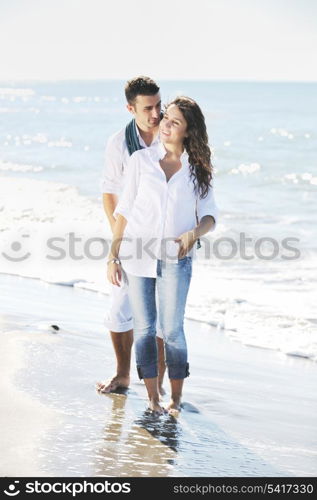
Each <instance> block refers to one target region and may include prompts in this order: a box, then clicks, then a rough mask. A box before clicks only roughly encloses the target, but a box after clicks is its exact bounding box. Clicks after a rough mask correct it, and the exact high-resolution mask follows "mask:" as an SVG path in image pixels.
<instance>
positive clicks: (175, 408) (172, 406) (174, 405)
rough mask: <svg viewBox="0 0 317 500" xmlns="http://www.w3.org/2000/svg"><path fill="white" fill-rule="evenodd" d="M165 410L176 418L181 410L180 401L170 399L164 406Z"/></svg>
mask: <svg viewBox="0 0 317 500" xmlns="http://www.w3.org/2000/svg"><path fill="white" fill-rule="evenodd" d="M166 411H167V413H168V414H169V415H171V416H172V417H175V418H177V417H178V416H179V413H180V411H181V404H180V401H173V400H171V402H170V403H169V404H168V405H167V407H166Z"/></svg>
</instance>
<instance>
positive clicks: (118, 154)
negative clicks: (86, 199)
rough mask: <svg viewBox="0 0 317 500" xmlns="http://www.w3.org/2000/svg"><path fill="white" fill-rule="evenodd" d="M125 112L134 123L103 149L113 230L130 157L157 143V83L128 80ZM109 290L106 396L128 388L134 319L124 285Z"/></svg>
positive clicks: (104, 189) (144, 79)
mask: <svg viewBox="0 0 317 500" xmlns="http://www.w3.org/2000/svg"><path fill="white" fill-rule="evenodd" d="M125 96H126V99H127V109H128V111H129V112H130V113H131V114H132V115H133V117H134V118H133V120H132V121H131V122H130V123H129V124H128V125H127V126H126V127H125V128H124V129H122V130H120V131H119V132H117V133H116V134H114V135H113V136H111V137H110V139H109V140H108V143H107V147H106V155H105V168H104V173H103V179H102V192H103V206H104V210H105V213H106V215H107V218H108V221H109V223H110V227H111V230H112V231H113V228H114V225H115V218H114V217H113V212H114V210H115V208H116V205H117V203H118V199H119V196H120V194H121V192H122V190H123V185H124V180H125V174H126V169H127V162H128V160H129V157H130V155H131V154H132V153H133V152H134V151H136V150H138V149H141V148H146V147H149V146H152V145H154V144H156V143H157V142H158V140H159V138H158V129H159V123H160V113H161V96H160V89H159V87H158V86H157V85H156V83H155V82H154V81H153V80H152V79H150V78H148V77H144V76H140V77H137V78H133V79H132V80H129V81H128V82H127V84H126V86H125ZM121 285H122V286H121V287H115V286H113V287H112V305H111V309H110V312H109V315H108V317H107V319H106V321H105V324H106V326H108V328H109V330H110V335H111V340H112V344H113V348H114V352H115V355H116V359H117V371H116V374H115V375H114V376H113V377H112V378H111V379H110V380H108V381H107V382H105V383H102V382H99V383H98V384H97V386H96V388H97V390H98V391H99V392H103V393H109V392H115V391H117V390H120V389H125V388H127V387H129V384H130V364H131V348H132V344H133V320H132V314H131V310H130V304H129V299H128V293H127V286H124V284H123V283H122V284H121ZM157 334H158V336H157V346H158V359H159V362H158V365H159V366H158V368H159V377H158V383H159V392H160V394H161V395H163V394H164V389H163V388H162V383H163V377H164V372H165V361H164V343H163V339H162V335H161V333H160V332H157Z"/></svg>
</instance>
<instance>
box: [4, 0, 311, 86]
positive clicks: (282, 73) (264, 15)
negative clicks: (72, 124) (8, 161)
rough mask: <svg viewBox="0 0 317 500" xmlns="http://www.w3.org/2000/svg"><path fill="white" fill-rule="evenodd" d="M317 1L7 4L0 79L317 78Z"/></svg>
mask: <svg viewBox="0 0 317 500" xmlns="http://www.w3.org/2000/svg"><path fill="white" fill-rule="evenodd" d="M316 48H317V1H316V0H159V1H158V2H153V1H151V0H133V1H129V0H0V61H1V64H0V80H1V81H6V80H28V79H31V80H36V79H40V80H59V79H126V78H127V77H129V76H130V75H137V74H145V75H150V76H151V77H153V78H154V79H158V80H164V79H167V80H172V79H195V80H196V79H207V80H264V81H317V64H316V59H317V58H316V52H317V51H316Z"/></svg>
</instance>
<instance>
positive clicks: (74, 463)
mask: <svg viewBox="0 0 317 500" xmlns="http://www.w3.org/2000/svg"><path fill="white" fill-rule="evenodd" d="M0 294H1V303H2V314H1V331H0V346H1V347H0V352H1V359H0V364H1V403H0V404H1V421H0V427H1V449H2V453H1V459H0V472H1V475H2V476H6V475H10V476H22V475H24V476H65V477H66V476H210V477H216V476H225V477H229V476H249V477H252V476H258V477H260V476H271V477H274V476H314V475H315V474H316V466H317V431H316V426H315V415H316V409H317V397H316V390H315V388H316V383H317V365H316V363H314V362H312V361H311V360H306V359H299V358H296V357H291V356H286V355H285V354H282V353H278V352H275V351H270V350H265V349H259V348H253V347H248V346H243V345H242V344H239V343H237V342H234V341H233V340H230V339H228V338H227V337H226V336H225V335H224V334H223V332H222V331H219V330H216V329H214V328H212V327H211V326H208V325H206V324H203V323H198V322H194V321H187V322H186V335H187V340H188V346H189V354H190V372H191V376H190V377H189V378H188V379H187V380H186V383H185V390H184V402H186V403H187V410H186V409H185V410H184V411H183V412H182V413H181V415H180V418H179V419H178V421H175V420H174V419H171V418H170V417H162V418H160V419H159V420H155V419H154V420H153V418H149V417H147V416H146V415H144V410H145V408H146V399H145V388H144V386H143V384H142V383H140V382H139V381H138V378H137V373H136V370H135V368H134V367H133V370H132V385H131V388H130V390H129V392H128V394H127V395H104V396H99V395H98V394H97V393H96V392H95V389H94V384H95V382H96V381H97V380H101V379H104V378H105V377H106V376H108V375H111V374H112V372H113V367H114V360H113V356H112V350H111V345H110V339H109V337H108V335H107V334H106V332H105V329H104V326H103V317H104V313H105V310H106V307H107V305H108V300H109V299H108V297H107V296H105V295H103V294H99V293H94V292H90V291H87V290H81V289H75V288H72V287H63V286H57V285H48V284H45V283H43V282H41V281H39V280H31V279H24V278H18V277H15V276H9V275H0ZM17 311H18V313H17ZM53 324H55V325H58V326H59V328H60V329H59V330H58V331H56V330H54V329H52V328H51V327H50V325H53ZM165 387H166V389H168V384H167V383H166V382H165ZM185 406H186V405H185ZM189 409H191V410H194V412H192V411H189Z"/></svg>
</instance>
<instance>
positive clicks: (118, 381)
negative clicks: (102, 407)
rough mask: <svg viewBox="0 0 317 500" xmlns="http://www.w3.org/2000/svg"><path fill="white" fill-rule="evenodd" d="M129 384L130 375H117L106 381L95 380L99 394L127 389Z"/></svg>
mask: <svg viewBox="0 0 317 500" xmlns="http://www.w3.org/2000/svg"><path fill="white" fill-rule="evenodd" d="M129 384H130V377H120V376H119V375H117V376H115V377H113V378H112V379H111V380H107V381H106V382H97V384H96V390H97V391H98V392H99V393H101V394H108V393H109V392H115V391H117V390H120V389H128V387H129Z"/></svg>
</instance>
